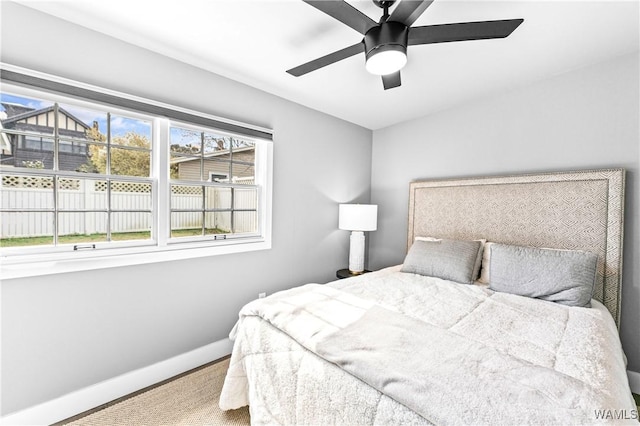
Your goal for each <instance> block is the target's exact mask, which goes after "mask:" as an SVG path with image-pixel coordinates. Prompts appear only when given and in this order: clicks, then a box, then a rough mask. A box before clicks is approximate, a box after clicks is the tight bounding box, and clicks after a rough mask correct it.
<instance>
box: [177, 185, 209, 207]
mask: <svg viewBox="0 0 640 426" xmlns="http://www.w3.org/2000/svg"><path fill="white" fill-rule="evenodd" d="M171 209H173V210H202V186H200V185H197V186H196V185H171Z"/></svg>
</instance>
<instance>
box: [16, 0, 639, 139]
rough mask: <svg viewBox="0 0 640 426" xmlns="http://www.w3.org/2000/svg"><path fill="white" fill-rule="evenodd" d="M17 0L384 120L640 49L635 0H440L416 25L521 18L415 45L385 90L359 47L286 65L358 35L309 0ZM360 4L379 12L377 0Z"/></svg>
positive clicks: (317, 105)
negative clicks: (297, 70)
mask: <svg viewBox="0 0 640 426" xmlns="http://www.w3.org/2000/svg"><path fill="white" fill-rule="evenodd" d="M19 3H21V4H25V5H26V6H29V7H32V8H35V9H38V10H40V11H43V12H46V13H49V14H51V15H54V16H57V17H60V18H62V19H66V20H69V21H71V22H74V23H76V24H79V25H84V26H87V27H90V28H92V29H94V30H97V31H100V32H102V33H105V34H108V35H110V36H113V37H116V38H118V39H122V40H124V41H127V42H129V43H132V44H134V45H137V46H140V47H144V48H147V49H150V50H152V51H155V52H158V53H161V54H163V55H166V56H169V57H172V58H175V59H178V60H180V61H183V62H186V63H189V64H192V65H195V66H198V67H201V68H204V69H207V70H210V71H212V72H215V73H217V74H220V75H223V76H225V77H228V78H231V79H234V80H237V81H240V82H243V83H245V84H248V85H250V86H253V87H256V88H259V89H262V90H264V91H267V92H270V93H273V94H275V95H278V96H281V97H283V98H286V99H289V100H292V101H294V102H297V103H300V104H303V105H306V106H308V107H311V108H313V109H316V110H319V111H323V112H325V113H328V114H331V115H333V116H336V117H340V118H342V119H344V120H347V121H350V122H353V123H356V124H358V125H361V126H364V127H366V128H369V129H374V130H375V129H380V128H383V127H386V126H389V125H393V124H395V123H399V122H402V121H406V120H409V119H412V118H416V117H420V116H423V115H426V114H429V113H432V112H435V111H439V110H442V109H445V108H449V107H451V106H454V105H457V104H460V103H463V102H468V101H470V100H473V99H476V98H479V97H483V96H488V95H491V94H492V93H496V92H501V91H506V90H509V89H511V88H515V87H517V86H521V85H523V84H529V83H531V82H533V81H536V80H540V79H543V78H547V77H549V76H553V75H556V74H560V73H563V72H566V71H569V70H572V69H575V68H579V67H583V66H585V65H589V64H594V63H598V62H602V61H606V60H608V59H610V58H613V57H615V56H619V55H622V54H626V53H630V52H633V51H637V50H638V46H639V44H640V43H639V40H638V38H639V20H640V19H639V6H638V2H637V0H634V1H575V0H574V1H520V0H511V1H484V0H472V1H458V0H436V1H435V2H434V3H433V4H432V5H431V6H430V7H429V8H428V9H427V10H426V12H425V13H424V14H423V15H422V16H421V17H420V18H419V19H418V21H416V23H415V24H414V26H419V25H430V24H443V23H452V22H464V21H483V20H493V19H514V18H524V23H523V24H522V25H520V27H519V28H517V29H516V30H515V32H514V33H513V34H512V35H511V36H509V37H508V38H506V39H498V40H483V41H466V42H456V43H441V44H433V45H425V46H410V47H409V52H408V56H409V62H408V64H407V66H406V67H405V68H404V69H403V70H402V86H401V87H399V88H395V89H391V90H387V91H385V90H383V88H382V82H381V81H380V77H377V76H373V75H371V74H369V73H367V71H366V70H365V68H364V55H357V56H354V57H351V58H349V59H346V60H343V61H341V62H338V63H335V64H333V65H329V66H327V67H325V68H322V69H320V70H318V71H315V72H312V73H310V74H307V75H304V76H302V77H293V76H291V75H289V74H287V73H286V72H285V71H286V70H287V69H290V68H292V67H294V66H297V65H300V64H302V63H305V62H307V61H309V60H312V59H315V58H317V57H320V56H323V55H325V54H327V53H330V52H333V51H335V50H338V49H341V48H343V47H346V46H349V45H351V44H354V43H357V42H358V41H360V40H361V39H362V36H361V35H360V34H358V33H357V32H356V31H355V30H353V29H351V28H349V27H347V26H345V25H344V24H342V23H340V22H338V21H336V20H334V19H333V18H331V17H329V16H327V15H325V14H324V13H322V12H320V11H319V10H316V9H315V8H313V7H311V6H309V5H308V4H305V3H304V2H302V0H281V1H277V0H158V1H156V2H149V1H148V0H109V1H87V0H84V1H81V0H70V1H69V0H67V1H63V0H53V1H51V0H49V1H36V0H22V1H19ZM349 3H351V4H352V5H354V6H355V7H357V8H358V9H360V10H361V11H362V12H364V13H366V14H367V15H369V16H370V17H371V18H372V19H374V20H375V21H378V20H379V17H380V15H381V10H380V9H379V8H378V7H377V6H375V5H374V4H373V3H372V2H371V1H370V0H351V1H349Z"/></svg>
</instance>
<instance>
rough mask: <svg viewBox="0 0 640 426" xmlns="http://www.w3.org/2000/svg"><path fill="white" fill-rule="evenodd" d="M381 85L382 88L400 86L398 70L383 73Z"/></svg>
mask: <svg viewBox="0 0 640 426" xmlns="http://www.w3.org/2000/svg"><path fill="white" fill-rule="evenodd" d="M382 85H383V86H384V90H389V89H393V88H394V87H398V86H400V71H396V72H394V73H393V74H388V75H383V76H382Z"/></svg>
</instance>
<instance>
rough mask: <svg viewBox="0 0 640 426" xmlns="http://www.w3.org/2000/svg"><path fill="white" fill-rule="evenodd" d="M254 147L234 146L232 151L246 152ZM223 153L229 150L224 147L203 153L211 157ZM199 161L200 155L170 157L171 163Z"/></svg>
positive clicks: (227, 152) (226, 153)
mask: <svg viewBox="0 0 640 426" xmlns="http://www.w3.org/2000/svg"><path fill="white" fill-rule="evenodd" d="M254 149H255V147H254V146H245V147H242V148H234V149H233V152H234V153H236V152H246V151H253V150H254ZM223 155H229V150H228V149H225V150H222V151H215V152H212V153H210V154H205V155H204V158H211V157H221V156H223ZM196 160H197V161H200V157H174V158H172V159H171V164H178V163H186V162H189V161H196Z"/></svg>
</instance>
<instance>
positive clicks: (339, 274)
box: [336, 269, 371, 279]
mask: <svg viewBox="0 0 640 426" xmlns="http://www.w3.org/2000/svg"><path fill="white" fill-rule="evenodd" d="M367 272H371V271H368V270H366V269H365V270H364V271H363V272H360V273H359V274H352V273H351V272H349V270H348V269H340V270H339V271H336V277H338V278H339V279H343V278H350V277H358V276H360V275H362V274H366V273H367Z"/></svg>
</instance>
